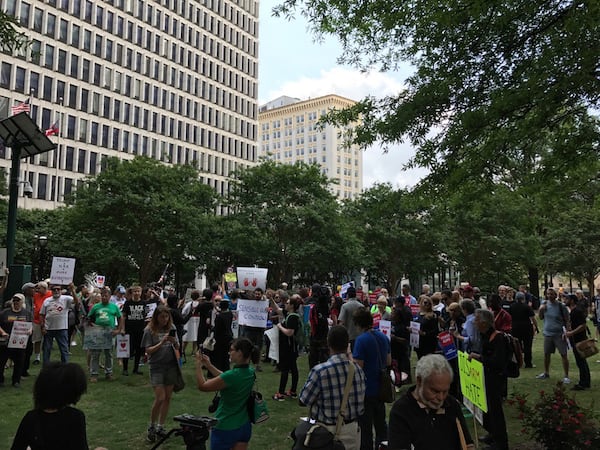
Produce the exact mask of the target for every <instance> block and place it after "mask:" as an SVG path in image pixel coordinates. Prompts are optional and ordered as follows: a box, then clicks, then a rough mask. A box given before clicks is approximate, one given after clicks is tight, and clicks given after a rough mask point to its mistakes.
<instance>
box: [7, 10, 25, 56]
mask: <svg viewBox="0 0 600 450" xmlns="http://www.w3.org/2000/svg"><path fill="white" fill-rule="evenodd" d="M18 28H19V21H18V20H17V19H16V18H15V17H13V16H11V15H9V14H7V13H6V12H4V11H2V10H0V52H2V53H12V52H14V51H15V50H18V49H21V48H23V47H25V46H26V45H27V43H28V42H29V39H28V38H27V35H26V34H25V33H23V32H21V31H18Z"/></svg>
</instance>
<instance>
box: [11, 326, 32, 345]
mask: <svg viewBox="0 0 600 450" xmlns="http://www.w3.org/2000/svg"><path fill="white" fill-rule="evenodd" d="M32 327H33V324H32V323H31V322H21V321H16V322H13V327H12V331H11V332H10V338H9V340H8V348H21V349H25V348H27V341H28V340H29V335H30V334H31V330H32Z"/></svg>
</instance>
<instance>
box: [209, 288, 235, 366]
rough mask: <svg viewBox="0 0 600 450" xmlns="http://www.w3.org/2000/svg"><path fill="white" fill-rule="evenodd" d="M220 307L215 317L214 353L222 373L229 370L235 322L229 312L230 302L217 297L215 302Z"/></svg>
mask: <svg viewBox="0 0 600 450" xmlns="http://www.w3.org/2000/svg"><path fill="white" fill-rule="evenodd" d="M214 301H215V302H216V303H217V305H218V306H219V312H218V313H217V314H216V316H215V320H214V323H215V326H214V336H215V349H214V351H213V352H212V355H213V356H212V357H213V361H214V366H215V367H216V368H217V369H219V370H220V371H221V372H226V371H227V370H229V348H230V346H231V341H233V333H232V331H231V324H232V322H233V313H232V312H231V311H229V302H228V301H227V300H224V299H223V298H221V296H220V295H219V296H216V297H215V300H214Z"/></svg>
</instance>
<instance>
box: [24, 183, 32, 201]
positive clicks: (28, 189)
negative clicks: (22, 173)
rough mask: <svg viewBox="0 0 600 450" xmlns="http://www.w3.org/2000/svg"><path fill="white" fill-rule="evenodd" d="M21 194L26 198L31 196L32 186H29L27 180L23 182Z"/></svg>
mask: <svg viewBox="0 0 600 450" xmlns="http://www.w3.org/2000/svg"><path fill="white" fill-rule="evenodd" d="M23 195H24V196H25V197H27V198H31V197H33V188H32V187H31V184H30V183H29V181H27V182H25V183H24V184H23Z"/></svg>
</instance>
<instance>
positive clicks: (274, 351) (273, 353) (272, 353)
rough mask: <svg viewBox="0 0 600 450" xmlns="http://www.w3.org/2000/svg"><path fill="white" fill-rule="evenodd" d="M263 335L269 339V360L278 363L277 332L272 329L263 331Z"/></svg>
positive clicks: (275, 329)
mask: <svg viewBox="0 0 600 450" xmlns="http://www.w3.org/2000/svg"><path fill="white" fill-rule="evenodd" d="M265 335H266V336H267V337H268V338H269V341H270V344H269V358H271V359H272V360H273V361H277V362H279V330H278V329H277V327H273V328H270V329H268V330H267V331H265Z"/></svg>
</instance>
